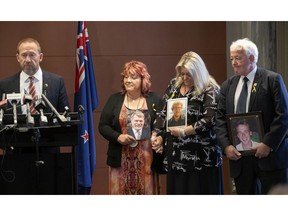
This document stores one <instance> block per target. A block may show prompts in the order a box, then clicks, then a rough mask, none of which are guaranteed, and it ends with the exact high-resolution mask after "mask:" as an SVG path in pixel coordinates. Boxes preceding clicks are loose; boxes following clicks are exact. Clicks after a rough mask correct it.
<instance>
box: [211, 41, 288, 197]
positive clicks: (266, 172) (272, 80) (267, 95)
mask: <svg viewBox="0 0 288 216" xmlns="http://www.w3.org/2000/svg"><path fill="white" fill-rule="evenodd" d="M230 60H231V63H232V67H233V69H234V72H235V76H233V77H231V78H229V79H228V80H226V81H225V82H224V83H223V84H222V86H221V95H220V100H219V103H218V111H217V114H216V132H217V137H218V140H219V142H220V144H221V145H222V148H223V151H224V153H225V155H226V156H227V157H228V159H229V161H230V176H231V177H232V178H234V181H235V185H236V191H237V193H238V194H254V193H255V182H256V181H257V180H259V181H260V182H261V191H262V193H263V194H267V193H268V192H269V190H270V189H271V188H272V187H273V186H275V185H276V184H279V183H287V167H288V134H287V133H288V131H287V130H288V95H287V89H286V87H285V84H284V81H283V79H282V77H281V75H280V74H277V73H275V72H272V71H268V70H265V69H263V68H260V67H257V60H258V49H257V46H256V45H255V44H254V43H253V42H252V41H250V40H249V39H246V38H245V39H240V40H237V41H235V42H233V43H232V44H231V46H230ZM245 77H246V78H247V79H248V80H247V79H246V78H245ZM244 78H245V79H246V80H247V81H244ZM245 83H247V87H246V88H247V95H246V99H245V100H244V102H243V101H242V99H241V100H240V99H239V98H240V94H242V93H241V91H242V86H243V85H244V86H245V85H246V84H245ZM239 101H241V102H239ZM238 103H243V104H244V113H246V112H253V111H261V112H262V117H263V127H264V137H263V140H262V142H261V143H260V144H259V145H257V146H256V147H254V148H255V150H256V153H255V155H254V156H242V155H241V153H239V152H238V151H237V149H236V148H235V147H234V146H233V145H232V142H231V140H230V139H229V136H228V132H227V131H228V130H227V122H226V114H231V113H236V111H237V110H236V108H237V105H238Z"/></svg>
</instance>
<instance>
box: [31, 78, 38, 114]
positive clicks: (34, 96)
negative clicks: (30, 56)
mask: <svg viewBox="0 0 288 216" xmlns="http://www.w3.org/2000/svg"><path fill="white" fill-rule="evenodd" d="M29 79H30V83H29V94H30V95H31V96H32V101H31V103H30V112H31V113H32V114H35V113H36V112H37V111H36V109H35V107H34V102H35V101H36V100H37V97H36V89H35V85H34V77H33V76H32V77H29Z"/></svg>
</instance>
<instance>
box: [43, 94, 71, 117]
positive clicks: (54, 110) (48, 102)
mask: <svg viewBox="0 0 288 216" xmlns="http://www.w3.org/2000/svg"><path fill="white" fill-rule="evenodd" d="M41 97H42V98H43V100H44V101H45V103H46V104H48V106H49V107H50V109H51V110H52V112H53V114H55V115H56V117H57V119H59V120H60V121H61V122H67V119H66V118H65V116H64V115H60V114H59V113H58V111H57V110H56V109H55V107H54V106H53V105H52V104H51V103H50V101H49V100H48V99H47V97H46V96H45V95H44V94H42V95H41Z"/></svg>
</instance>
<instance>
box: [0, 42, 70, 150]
mask: <svg viewBox="0 0 288 216" xmlns="http://www.w3.org/2000/svg"><path fill="white" fill-rule="evenodd" d="M16 58H17V61H18V62H19V64H20V67H21V71H20V72H19V73H17V74H14V75H12V76H10V77H8V78H6V79H3V80H1V81H0V97H1V96H2V95H3V94H6V95H7V94H11V93H20V94H21V98H23V97H24V95H26V94H31V92H29V91H31V90H30V85H31V84H30V82H31V81H30V80H31V78H33V79H32V80H33V84H34V88H35V91H36V96H38V97H39V96H41V95H42V94H44V95H46V97H47V99H48V100H49V101H50V103H51V104H52V105H53V106H54V108H55V109H56V110H57V111H58V112H64V111H65V106H67V107H69V100H68V96H67V92H66V88H65V84H64V79H63V78H62V77H61V76H59V75H56V74H53V73H50V72H47V71H44V70H42V69H41V67H40V63H41V62H42V60H43V53H42V51H41V47H40V44H39V43H38V41H37V40H35V39H33V38H25V39H23V40H21V41H20V42H19V43H18V46H17V53H16ZM21 104H22V106H21V109H20V110H19V111H18V112H17V114H21V113H23V114H26V113H27V110H26V106H23V105H24V102H23V100H21ZM5 113H7V114H9V113H10V114H11V113H13V110H12V109H9V110H6V111H5ZM44 113H51V109H50V107H49V106H48V105H47V104H46V108H45V109H44ZM20 150H23V151H22V152H25V151H27V152H30V150H29V148H26V149H20ZM41 151H43V152H52V153H55V152H59V148H50V147H49V148H47V149H46V148H45V147H43V148H41Z"/></svg>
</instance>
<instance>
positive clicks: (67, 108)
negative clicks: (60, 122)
mask: <svg viewBox="0 0 288 216" xmlns="http://www.w3.org/2000/svg"><path fill="white" fill-rule="evenodd" d="M64 109H65V111H64V113H63V115H64V116H65V118H66V119H67V121H70V112H71V110H70V109H69V107H68V106H65V107H64Z"/></svg>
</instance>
